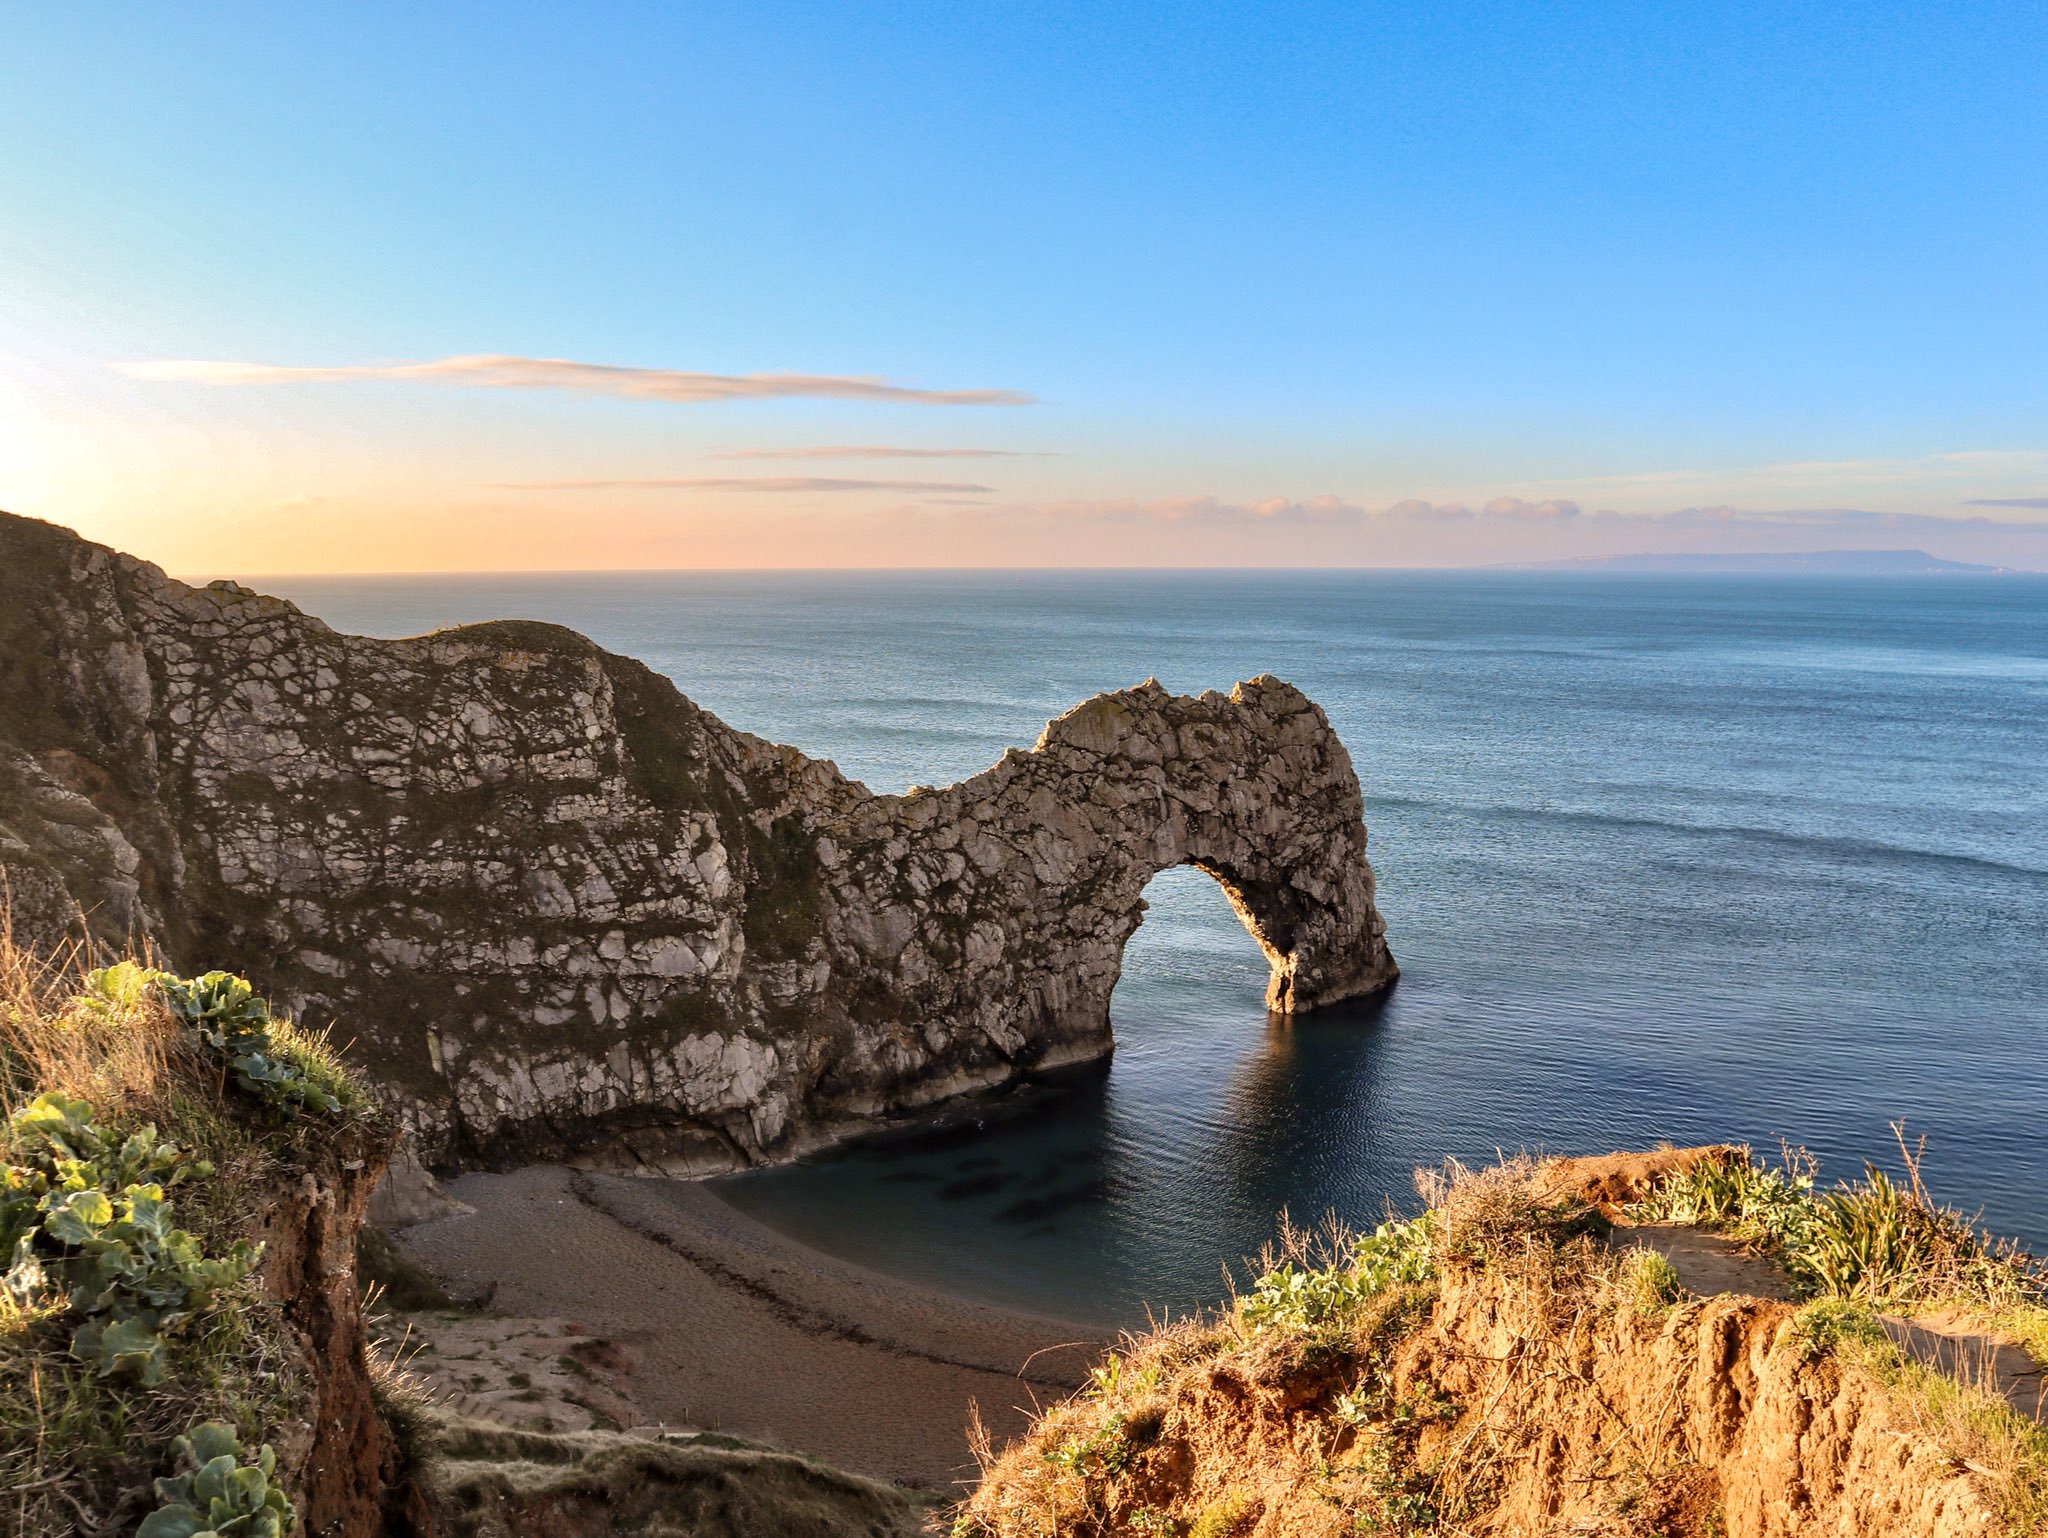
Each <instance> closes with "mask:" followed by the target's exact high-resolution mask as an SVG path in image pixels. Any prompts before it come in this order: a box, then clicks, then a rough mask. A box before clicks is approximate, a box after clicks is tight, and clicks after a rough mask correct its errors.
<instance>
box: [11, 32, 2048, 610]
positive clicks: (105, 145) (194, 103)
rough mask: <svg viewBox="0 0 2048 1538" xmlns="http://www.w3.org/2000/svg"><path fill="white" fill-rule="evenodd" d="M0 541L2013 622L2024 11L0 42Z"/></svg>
mask: <svg viewBox="0 0 2048 1538" xmlns="http://www.w3.org/2000/svg"><path fill="white" fill-rule="evenodd" d="M0 36H4V42H0V508H5V509H7V510H9V511H13V512H18V513H26V514H31V515H34V516H37V517H43V518H49V519H52V520H54V521H56V522H59V523H64V524H67V525H70V526H72V527H75V528H77V529H79V530H80V531H81V532H83V533H85V534H87V535H89V536H90V537H92V538H95V539H100V540H104V541H106V542H108V543H111V544H115V545H118V546H120V547H122V548H125V549H129V550H133V551H135V552H136V553H138V554H141V555H144V556H147V557H148V558H150V559H152V560H155V561H157V562H159V563H160V564H162V565H164V566H166V567H167V568H169V569H170V570H172V571H174V572H179V573H183V574H189V575H202V576H214V575H229V574H252V573H283V572H300V571H435V570H546V569H571V568H574V569H630V568H694V567H732V566H740V567H771V566H841V565H847V566H981V565H1022V566H1062V565H1099V566H1180V565H1195V566H1216V565H1221V566H1261V565H1281V566H1314V565H1342V566H1408V565H1472V564H1487V563H1494V562H1519V561H1536V560H1553V559H1571V558H1583V557H1592V556H1601V555H1612V554H1625V553H1636V552H1646V551H1693V550H1698V551H1717V552H1729V551H1756V550H1819V549H1850V548H1854V549H1867V548H1918V549H1924V550H1928V551H1931V552H1933V553H1935V554H1938V555H1943V556H1948V557H1951V558H1955V559H1961V560H1973V561H1985V562H1990V563H1994V564H2006V565H2014V566H2022V567H2027V568H2032V569H2048V90H2044V89H2043V86H2042V82H2043V81H2044V80H2048V6H2043V5H2041V4H2040V3H2039V0H2028V3H2025V4H2013V5H2001V4H1968V3H1952V4H1941V5H1935V4H1921V5H1912V6H1907V5H1893V4H1886V3H1881V0H1880V3H1861V4H1847V5H1819V4H1813V5H1809V4H1799V3H1788V0H1778V3H1773V4H1770V5H1758V6H1739V5H1714V4H1705V5H1700V6H1671V5H1663V4H1643V5H1621V4H1573V3H1568V0H1567V3H1545V4H1505V3H1500V4H1459V3H1455V0H1446V3H1441V4H1432V5H1427V6H1422V5H1414V4H1404V5H1388V4H1376V3H1370V0H1358V3H1352V4H1344V5H1314V4H1287V3H1275V0H1265V3H1258V4H1232V3H1209V4H1204V5H1200V6H1192V5H1136V4H1115V3H1111V0H1091V3H1081V4H1072V5H1066V4H1032V3H1021V0H1019V3H998V0H990V3H985V4H960V3H959V0H937V3H931V4H923V3H914V0H906V3H898V4H891V5H886V6H880V5H851V4H843V3H842V4H833V5H823V4H820V5H799V4H785V3H779V0H748V3H733V4H690V3H673V4H660V5H654V4H649V5H627V4H590V5H575V6H571V5H557V6H521V5H517V4H509V3H501V4H493V5H488V6H486V5H463V4H452V3H451V4H437V5H434V6H417V5H404V6H395V5H394V6H383V5H377V4H371V3H361V0H358V3H353V4H351V5H348V6H335V7H280V6H274V5H250V6H243V7H236V6H218V5H208V4H205V3H202V0H190V3H187V4H184V5H180V6H176V7H172V6H141V5H121V4H111V5H104V6H54V5H47V4H28V3H19V0H0Z"/></svg>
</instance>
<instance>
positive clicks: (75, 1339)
mask: <svg viewBox="0 0 2048 1538" xmlns="http://www.w3.org/2000/svg"><path fill="white" fill-rule="evenodd" d="M387 1141H388V1129H387V1128H386V1126H385V1124H384V1122H383V1118H382V1116H381V1113H379V1112H378V1111H377V1110H376V1108H375V1107H374V1106H373V1104H372V1103H371V1102H370V1101H369V1099H368V1098H367V1097H366V1096H365V1095H364V1093H363V1092H362V1090H361V1089H360V1088H359V1087H358V1086H357V1084H356V1083H355V1081H354V1080H353V1079H352V1078H351V1077H350V1076H349V1074H348V1072H347V1071H346V1070H345V1069H344V1068H343V1067H342V1065H341V1064H340V1062H339V1060H338V1059H337V1058H336V1056H335V1054H334V1053H333V1052H332V1051H331V1050H330V1049H329V1047H328V1044H327V1043H326V1041H325V1040H324V1039H323V1038H321V1037H320V1036H318V1035H316V1034H313V1033H308V1032H305V1031H302V1030H300V1029H298V1028H296V1027H295V1026H293V1025H292V1024H290V1023H289V1022H287V1021H283V1020H278V1019H274V1018H272V1017H271V1016H270V1013H269V1011H268V1009H267V1007H266V1006H265V1005H264V1003H263V1001H262V1000H261V999H259V998H257V997H256V996H255V995H254V994H253V992H252V991H251V990H250V989H249V987H248V985H247V984H246V983H244V982H242V981H241V980H240V979H238V978H232V977H228V976H226V975H224V974H209V975H208V976H207V977H204V978H179V977H175V976H171V975H169V974H164V973H160V972H157V971H154V970H152V969H150V968H148V967H146V966H143V965H140V964H138V963H134V962H126V963H122V964H119V965H117V966H114V967H110V968H103V969H88V968H87V967H85V966H84V965H83V964H82V963H79V962H78V961H77V959H76V958H73V961H72V962H71V964H62V963H59V964H51V963H47V962H39V961H37V960H35V959H33V958H31V957H30V956H28V955H27V954H26V953H24V952H22V951H20V950H18V949H16V948H15V947H14V945H13V944H12V943H11V941H10V940H9V939H8V938H7V937H6V936H5V933H4V930H0V1490H5V1491H7V1492H9V1493H8V1494H7V1495H6V1497H5V1498H4V1501H0V1532H14V1533H21V1534H28V1533H56V1532H71V1531H79V1532H88V1533H107V1534H112V1533H125V1532H130V1531H134V1530H135V1529H136V1526H137V1524H138V1523H140V1524H141V1530H142V1531H143V1532H144V1533H145V1534H146V1535H147V1538H185V1535H186V1534H187V1533H189V1532H198V1531H205V1530H209V1529H211V1528H217V1527H221V1526H222V1524H224V1523H232V1522H235V1521H241V1522H243V1523H244V1524H245V1525H244V1526H242V1527H228V1528H226V1530H228V1531H234V1532H237V1533H246V1534H249V1535H251V1538H262V1535H264V1534H266V1533H269V1532H271V1531H272V1530H273V1529H275V1530H277V1531H283V1530H285V1529H287V1528H288V1527H290V1526H291V1525H292V1524H291V1518H292V1493H291V1489H290V1487H291V1486H292V1485H293V1484H294V1482H295V1481H294V1476H293V1474H292V1472H291V1470H290V1469H283V1470H281V1469H279V1468H278V1466H277V1458H278V1454H277V1453H276V1451H274V1450H273V1449H274V1448H284V1449H286V1450H287V1451H288V1452H289V1451H295V1450H298V1449H299V1448H300V1445H301V1444H305V1443H307V1442H308V1440H309V1437H308V1433H309V1430H310V1421H311V1419H312V1417H313V1414H314V1412H313V1408H312V1407H313V1404H314V1401H315V1398H316V1397H317V1396H316V1384H315V1383H314V1381H313V1380H314V1375H315V1373H316V1371H317V1366H316V1364H313V1363H309V1362H308V1361H307V1360H306V1357H307V1355H308V1353H307V1351H306V1350H305V1348H304V1343H303V1341H302V1340H300V1339H298V1338H297V1337H296V1336H295V1334H294V1328H293V1325H292V1323H291V1321H290V1320H289V1319H288V1317H287V1309H286V1306H285V1302H284V1300H283V1299H282V1298H281V1297H280V1295H279V1290H278V1286H277V1283H278V1280H279V1278H278V1272H279V1270H280V1268H288V1267H289V1266H290V1265H291V1264H292V1261H293V1257H292V1256H291V1255H290V1254H289V1253H287V1250H288V1249H289V1246H288V1245H270V1246H267V1245H266V1243H265V1240H266V1225H268V1224H270V1223H271V1222H273V1221H274V1220H276V1219H277V1218H278V1216H279V1214H280V1213H281V1212H283V1211H285V1210H286V1209H287V1207H288V1205H289V1204H288V1203H286V1202H284V1201H281V1199H280V1193H281V1192H285V1191H288V1190H292V1189H295V1188H300V1187H302V1186H303V1185H304V1183H305V1182H306V1181H307V1180H308V1179H310V1178H313V1177H312V1172H314V1171H326V1172H330V1173H331V1174H332V1175H333V1176H334V1180H333V1181H332V1182H330V1189H332V1186H333V1184H335V1183H346V1182H347V1181H348V1180H349V1179H350V1178H351V1177H350V1175H349V1174H348V1173H346V1172H351V1171H352V1172H357V1173H364V1174H367V1176H368V1178H374V1173H375V1171H374V1169H373V1168H372V1167H371V1166H373V1165H374V1166H375V1167H376V1168H381V1164H382V1159H383V1154H384V1148H385V1146H386V1143H387ZM286 1290H287V1291H289V1289H288V1288H287V1289H286ZM223 1460H225V1461H223ZM287 1461H288V1462H289V1459H287ZM209 1469H210V1470H211V1472H210V1473H209V1472H208V1471H209ZM235 1471H240V1472H235ZM231 1473H232V1474H233V1477H232V1478H229V1475H230V1474H231ZM166 1481H167V1482H168V1483H165V1482H166ZM217 1503H224V1504H219V1505H218V1509H216V1505H217ZM266 1513H268V1515H266ZM194 1521H196V1522H199V1523H200V1524H201V1525H200V1526H198V1527H193V1526H191V1525H190V1524H191V1522H194Z"/></svg>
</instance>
